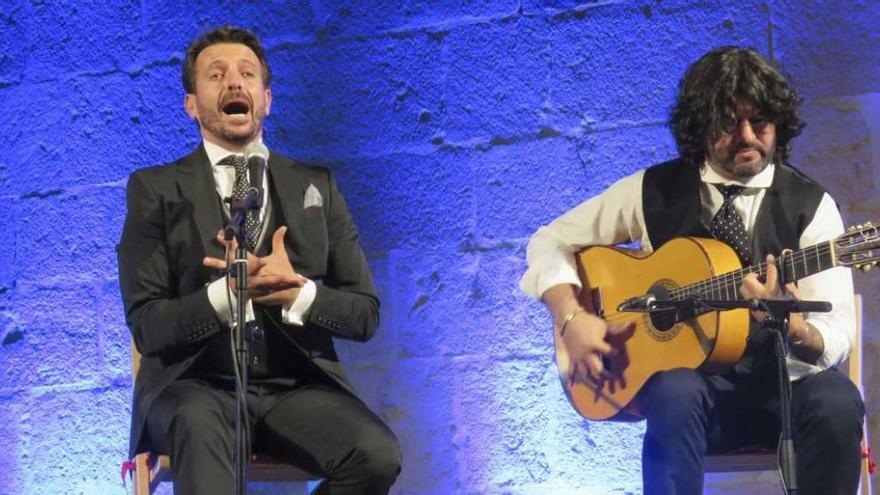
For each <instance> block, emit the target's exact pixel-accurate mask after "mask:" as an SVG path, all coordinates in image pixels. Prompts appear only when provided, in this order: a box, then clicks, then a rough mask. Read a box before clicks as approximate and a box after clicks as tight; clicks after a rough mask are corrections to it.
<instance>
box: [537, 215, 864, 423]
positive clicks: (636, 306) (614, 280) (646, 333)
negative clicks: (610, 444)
mask: <svg viewBox="0 0 880 495" xmlns="http://www.w3.org/2000/svg"><path fill="white" fill-rule="evenodd" d="M576 258H577V262H578V268H579V271H580V277H581V281H582V282H583V287H584V288H583V290H582V291H581V293H580V296H579V297H580V300H581V301H580V302H581V304H583V305H584V307H587V308H590V307H592V308H593V309H594V311H595V314H596V315H598V316H600V317H602V318H605V319H606V320H607V321H608V322H614V323H627V322H633V323H634V324H635V333H634V334H633V336H632V337H631V338H629V339H628V340H627V341H626V342H625V343H623V345H622V348H621V349H620V351H621V352H619V353H617V355H615V356H614V357H611V358H606V359H605V360H604V361H605V362H604V364H605V366H606V369H608V370H610V371H611V376H612V377H614V378H603V379H601V380H597V381H592V382H590V383H584V382H580V381H578V382H575V383H568V380H566V379H564V378H563V377H564V373H566V371H567V370H568V365H569V362H570V361H569V357H568V355H567V353H566V351H565V348H564V346H563V345H562V342H561V337H560V336H559V335H558V332H554V341H555V347H556V363H557V366H558V367H559V370H560V377H561V378H563V380H562V381H563V388H564V389H565V392H566V394H567V395H568V399H569V401H570V402H571V404H572V406H574V408H575V409H576V410H577V411H578V412H579V413H580V414H581V415H582V416H584V417H586V418H588V419H593V420H617V421H632V420H638V419H641V417H640V415H639V411H638V405H637V404H636V403H635V402H636V401H634V400H633V399H634V398H635V396H636V394H637V393H638V392H639V390H640V389H641V388H642V386H644V384H645V383H646V382H647V381H648V379H649V378H650V377H651V376H652V375H653V374H654V373H657V372H659V371H664V370H669V369H673V368H692V369H696V368H700V369H704V370H707V371H708V372H721V371H724V370H725V369H728V368H730V367H731V366H733V365H734V364H736V362H737V361H739V359H740V357H741V356H742V354H743V352H744V351H745V348H746V338H747V337H748V334H749V318H750V316H749V310H747V309H734V310H729V311H716V310H713V309H711V308H708V307H706V306H705V305H701V304H700V301H733V300H738V299H741V297H740V295H739V287H740V285H741V284H742V281H743V278H745V276H746V275H748V274H749V273H756V274H758V275H759V276H764V275H766V272H767V264H766V263H761V264H758V265H753V266H750V267H747V268H742V266H741V263H740V261H739V258H738V257H737V256H736V254H735V253H734V251H733V249H731V248H730V247H729V246H727V245H726V244H724V243H722V242H719V241H717V240H714V239H702V238H696V237H682V238H677V239H673V240H671V241H669V242H667V243H666V244H664V245H663V246H662V247H661V248H660V249H658V250H657V251H655V252H654V253H652V254H650V255H644V254H641V253H638V252H635V251H631V250H626V249H621V248H617V247H608V246H592V247H588V248H586V249H584V250H583V251H581V252H580V253H578V254H577V256H576ZM878 263H880V225H874V224H872V223H867V224H864V225H858V226H856V227H851V228H850V229H849V230H848V232H847V233H846V234H843V235H841V236H839V237H837V238H836V239H833V240H831V241H827V242H823V243H820V244H817V245H815V246H811V247H808V248H804V249H801V250H799V251H794V252H789V253H787V254H784V255H783V256H781V257H780V258H778V259H777V260H776V265H777V268H778V269H779V275H780V280H782V281H789V282H791V281H796V280H799V279H801V278H804V277H807V276H809V275H812V274H815V273H819V272H821V271H824V270H827V269H830V268H833V267H837V266H846V267H851V268H859V269H863V270H865V271H867V270H868V269H870V268H871V267H872V266H873V265H876V264H878ZM652 301H661V302H665V303H666V304H664V305H662V306H661V305H658V307H659V308H660V309H654V310H649V309H648V308H649V307H650V306H651V305H652ZM673 301H681V302H682V303H683V304H682V305H681V306H682V307H685V308H687V309H685V310H682V309H681V308H678V309H671V308H670V307H671V306H672V304H670V302H673Z"/></svg>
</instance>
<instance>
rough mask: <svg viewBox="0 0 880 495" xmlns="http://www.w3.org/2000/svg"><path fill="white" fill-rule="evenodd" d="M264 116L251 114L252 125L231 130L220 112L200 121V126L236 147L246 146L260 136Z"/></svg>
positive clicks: (210, 114)
mask: <svg viewBox="0 0 880 495" xmlns="http://www.w3.org/2000/svg"><path fill="white" fill-rule="evenodd" d="M264 117H265V114H263V115H257V114H255V113H252V114H251V125H250V126H249V127H245V128H238V129H235V128H231V127H230V126H228V125H227V124H226V123H225V122H223V115H222V113H219V112H210V113H209V115H208V118H207V119H203V120H201V121H199V124H200V125H201V126H202V127H203V128H205V129H206V130H207V131H208V132H210V133H211V134H213V135H215V136H217V137H219V138H221V139H223V140H224V141H226V142H229V143H232V144H235V145H244V144H247V143H249V142H251V141H253V140H254V139H255V138H256V137H257V136H259V135H260V131H261V130H262V128H263V118H264Z"/></svg>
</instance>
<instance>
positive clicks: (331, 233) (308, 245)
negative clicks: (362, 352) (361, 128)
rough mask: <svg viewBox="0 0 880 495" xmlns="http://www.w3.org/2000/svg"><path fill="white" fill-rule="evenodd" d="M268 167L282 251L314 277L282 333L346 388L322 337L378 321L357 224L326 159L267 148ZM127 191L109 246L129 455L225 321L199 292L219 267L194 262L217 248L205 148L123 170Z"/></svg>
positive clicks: (367, 329) (364, 329) (218, 217)
mask: <svg viewBox="0 0 880 495" xmlns="http://www.w3.org/2000/svg"><path fill="white" fill-rule="evenodd" d="M268 170H269V180H270V187H271V188H274V190H275V191H276V192H277V196H276V197H277V198H279V199H278V202H277V203H279V204H276V205H275V207H276V208H277V207H278V206H280V207H281V210H282V214H283V218H284V219H285V222H286V224H287V227H288V231H287V235H286V239H285V243H286V247H287V254H288V256H289V257H290V260H291V263H292V264H293V267H294V269H295V270H297V272H298V273H301V274H302V275H304V276H306V277H308V278H310V279H312V280H314V281H316V283H317V284H318V285H317V294H316V297H315V301H314V304H313V305H312V308H311V311H310V313H309V317H308V321H307V322H306V324H305V326H303V327H291V328H290V330H291V331H289V332H287V333H288V334H289V335H292V336H293V337H294V339H295V340H296V343H297V344H298V346H299V347H300V348H301V351H302V352H303V353H305V354H306V355H307V356H308V357H309V358H310V359H311V361H312V362H313V363H314V364H316V365H317V366H318V368H320V370H322V371H323V372H324V373H326V374H327V375H328V376H329V377H330V378H331V379H332V380H334V381H335V382H337V383H338V384H339V385H340V386H341V387H343V388H344V389H346V390H348V391H350V392H351V386H350V385H349V383H348V380H347V379H346V378H345V375H344V373H343V371H342V368H341V366H340V365H339V361H338V359H337V356H336V351H335V349H334V347H333V341H332V338H331V337H334V336H335V337H340V338H345V339H352V340H357V341H366V340H368V339H369V338H370V337H372V335H373V333H374V332H375V330H376V327H377V326H378V323H379V301H378V298H377V297H376V294H375V290H374V288H373V283H372V279H371V277H370V271H369V268H368V267H367V263H366V260H365V257H364V254H363V252H362V251H361V248H360V245H359V244H358V234H357V230H356V228H355V226H354V224H353V223H352V220H351V216H350V215H349V212H348V209H347V207H346V205H345V201H344V199H343V198H342V195H341V194H340V192H339V190H338V189H337V187H336V183H335V181H334V180H333V178H332V176H331V175H330V172H329V171H328V170H327V169H324V168H318V167H308V166H305V165H302V164H299V163H297V162H295V161H292V160H290V159H288V158H285V157H283V156H280V155H279V154H277V153H272V154H271V155H270V158H269V167H268ZM309 185H314V186H315V187H316V188H317V189H318V191H319V192H320V193H321V196H322V198H323V205H322V206H312V207H309V208H304V207H303V206H304V204H303V199H304V193H305V191H306V189H307V188H308V187H309ZM126 197H127V207H128V211H127V214H126V217H125V226H124V228H123V231H122V239H121V240H120V242H119V245H118V246H117V252H118V262H119V284H120V288H121V291H122V299H123V303H124V305H125V314H126V322H127V323H128V326H129V328H130V329H131V333H132V336H133V338H134V342H135V344H136V345H137V348H138V350H139V351H140V352H141V354H142V355H143V359H142V361H141V368H140V371H139V373H138V376H137V378H136V380H135V390H134V404H133V413H132V425H131V443H130V453H131V455H134V454H135V453H138V452H143V451H145V450H148V449H149V445H147V444H146V443H145V436H144V435H142V433H143V429H144V425H145V418H146V414H147V411H149V409H150V405H151V404H152V403H153V400H154V399H155V398H156V397H157V396H158V395H159V393H160V392H162V390H164V389H165V388H166V387H167V386H168V385H169V384H170V383H171V382H172V381H174V380H175V379H177V378H178V377H179V376H180V375H181V374H182V373H184V372H185V371H186V370H187V369H188V368H189V367H190V366H191V365H192V364H193V362H194V361H195V359H196V358H197V357H198V355H199V353H200V352H202V351H203V350H204V349H205V343H206V342H207V339H208V338H209V337H211V336H212V335H214V334H216V333H217V332H225V331H228V326H227V325H226V323H225V322H223V321H221V320H220V319H219V318H218V317H217V315H216V314H215V312H214V309H213V308H212V307H211V304H210V302H209V301H208V296H207V287H206V284H208V283H209V282H210V281H211V280H214V279H216V278H217V277H218V275H217V274H216V273H214V272H213V271H212V270H210V269H207V268H205V267H204V266H202V258H204V257H205V256H212V257H216V258H221V259H222V258H223V250H222V248H221V247H220V246H219V245H218V244H217V243H216V241H214V239H215V236H216V233H217V231H218V230H220V229H221V228H222V227H223V211H222V209H221V206H220V203H219V199H218V196H217V192H216V187H215V184H214V177H213V174H212V171H211V165H210V162H209V161H208V157H207V154H206V153H205V151H204V148H203V147H202V146H201V145H200V146H199V147H198V148H197V149H196V150H195V151H193V152H192V153H190V154H189V155H188V156H186V157H184V158H182V159H180V160H178V161H176V162H173V163H170V164H167V165H161V166H156V167H150V168H145V169H141V170H138V171H136V172H134V173H132V174H131V177H130V178H129V181H128V188H127V196H126ZM267 235H271V233H267ZM270 238H271V237H270ZM270 238H268V239H270ZM268 239H267V240H266V241H264V242H270V241H269V240H268Z"/></svg>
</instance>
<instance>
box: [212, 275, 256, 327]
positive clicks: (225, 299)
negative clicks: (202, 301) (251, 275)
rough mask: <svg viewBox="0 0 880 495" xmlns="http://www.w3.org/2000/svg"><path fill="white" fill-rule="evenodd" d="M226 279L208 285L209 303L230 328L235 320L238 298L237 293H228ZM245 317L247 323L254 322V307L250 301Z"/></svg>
mask: <svg viewBox="0 0 880 495" xmlns="http://www.w3.org/2000/svg"><path fill="white" fill-rule="evenodd" d="M227 284H228V282H227V281H226V277H223V278H221V279H218V280H215V281H213V282H211V283H210V284H208V302H210V303H211V307H212V308H214V312H215V313H216V314H217V317H218V318H220V320H221V321H225V322H226V323H227V324H228V325H229V326H230V327H231V326H232V323H233V320H234V314H235V311H236V309H235V308H236V304H237V303H238V298H237V297H235V293H234V292H232V291H227ZM245 317H246V318H247V321H254V306H253V304H252V303H251V302H250V301H248V302H247V306H246V307H245Z"/></svg>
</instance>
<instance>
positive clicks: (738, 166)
mask: <svg viewBox="0 0 880 495" xmlns="http://www.w3.org/2000/svg"><path fill="white" fill-rule="evenodd" d="M746 150H752V151H754V152H757V153H758V154H760V159H758V160H757V161H750V162H743V163H737V161H736V155H737V154H738V153H740V152H741V151H746ZM775 151H776V147H775V146H771V149H769V150H768V149H765V148H764V147H763V146H761V145H760V144H754V145H747V146H740V147H739V148H737V149H736V150H734V151H732V152H731V153H726V154H725V155H724V156H723V157H720V158H721V159H718V157H716V159H715V164H716V165H718V166H719V167H721V169H722V170H724V171H725V172H727V173H728V174H730V175H731V176H733V177H738V178H748V177H754V176H755V175H758V174H760V173H761V172H763V171H764V169H766V168H767V166H768V165H770V163H771V162H772V161H773V153H774V152H775Z"/></svg>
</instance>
